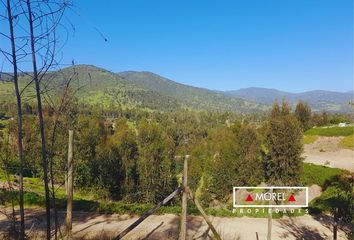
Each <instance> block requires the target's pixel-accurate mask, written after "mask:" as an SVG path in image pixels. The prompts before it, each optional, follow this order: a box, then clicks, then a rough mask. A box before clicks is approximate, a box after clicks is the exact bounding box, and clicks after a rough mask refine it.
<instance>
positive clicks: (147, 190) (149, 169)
mask: <svg viewBox="0 0 354 240" xmlns="http://www.w3.org/2000/svg"><path fill="white" fill-rule="evenodd" d="M138 146H139V157H138V164H137V169H138V174H139V191H140V196H141V200H142V201H145V202H158V201H160V200H162V199H164V198H165V197H166V196H167V195H168V194H170V193H171V192H172V191H173V190H174V188H175V187H176V177H175V173H174V160H173V159H174V143H173V140H172V139H171V138H170V137H169V136H167V135H166V134H165V132H164V131H163V130H162V128H161V126H159V125H158V124H157V123H156V122H153V121H151V120H150V121H149V122H148V121H147V120H145V119H143V120H141V121H140V122H139V124H138Z"/></svg>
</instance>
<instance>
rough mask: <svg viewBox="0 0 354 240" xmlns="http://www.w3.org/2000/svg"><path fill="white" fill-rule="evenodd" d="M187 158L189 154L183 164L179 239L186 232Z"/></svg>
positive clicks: (180, 239) (181, 239)
mask: <svg viewBox="0 0 354 240" xmlns="http://www.w3.org/2000/svg"><path fill="white" fill-rule="evenodd" d="M188 158H189V155H186V156H185V158H184V166H183V187H182V213H181V224H180V230H179V231H180V232H179V238H178V239H179V240H185V239H186V232H187V201H188V199H187V197H188V193H187V188H188Z"/></svg>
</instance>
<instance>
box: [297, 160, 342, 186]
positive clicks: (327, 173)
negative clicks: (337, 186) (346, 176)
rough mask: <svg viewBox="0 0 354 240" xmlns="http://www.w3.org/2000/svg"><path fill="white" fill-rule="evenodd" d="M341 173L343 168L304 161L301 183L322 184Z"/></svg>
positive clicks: (307, 184)
mask: <svg viewBox="0 0 354 240" xmlns="http://www.w3.org/2000/svg"><path fill="white" fill-rule="evenodd" d="M342 173H343V170H341V169H339V168H329V167H325V166H319V165H315V164H312V163H304V167H303V172H302V174H301V183H302V185H304V186H310V185H312V184H317V185H319V186H324V184H325V183H326V181H329V180H331V179H332V178H333V177H335V176H338V175H341V174H342Z"/></svg>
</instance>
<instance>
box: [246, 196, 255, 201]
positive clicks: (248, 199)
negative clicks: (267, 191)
mask: <svg viewBox="0 0 354 240" xmlns="http://www.w3.org/2000/svg"><path fill="white" fill-rule="evenodd" d="M246 202H253V198H252V196H251V194H248V196H247V198H246Z"/></svg>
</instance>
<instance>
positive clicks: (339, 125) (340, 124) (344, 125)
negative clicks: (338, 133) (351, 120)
mask: <svg viewBox="0 0 354 240" xmlns="http://www.w3.org/2000/svg"><path fill="white" fill-rule="evenodd" d="M347 125H348V124H346V123H338V127H346V126H347Z"/></svg>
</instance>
